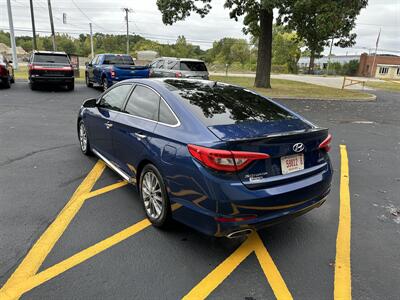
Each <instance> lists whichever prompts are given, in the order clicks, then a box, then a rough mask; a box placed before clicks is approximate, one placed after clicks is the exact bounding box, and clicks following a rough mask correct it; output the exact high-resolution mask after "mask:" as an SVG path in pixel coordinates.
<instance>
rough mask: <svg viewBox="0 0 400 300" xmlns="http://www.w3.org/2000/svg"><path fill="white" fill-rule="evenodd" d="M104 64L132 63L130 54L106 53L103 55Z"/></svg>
mask: <svg viewBox="0 0 400 300" xmlns="http://www.w3.org/2000/svg"><path fill="white" fill-rule="evenodd" d="M103 63H104V64H105V65H134V64H135V63H134V62H133V59H132V57H131V56H127V55H106V56H105V57H104V62H103Z"/></svg>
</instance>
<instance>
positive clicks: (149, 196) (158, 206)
mask: <svg viewBox="0 0 400 300" xmlns="http://www.w3.org/2000/svg"><path fill="white" fill-rule="evenodd" d="M141 192H142V197H143V202H144V207H145V209H146V213H147V215H148V216H149V217H150V218H152V219H158V218H159V217H160V216H161V214H162V213H163V209H164V205H163V204H164V203H163V202H164V201H163V196H162V191H161V185H160V182H159V181H158V178H157V176H156V175H155V174H154V173H153V172H152V171H148V172H147V173H146V174H145V175H144V176H143V181H142V189H141Z"/></svg>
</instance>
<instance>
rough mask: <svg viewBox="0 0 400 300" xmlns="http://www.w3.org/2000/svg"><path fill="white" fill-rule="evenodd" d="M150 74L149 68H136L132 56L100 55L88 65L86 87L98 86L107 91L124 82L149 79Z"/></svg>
mask: <svg viewBox="0 0 400 300" xmlns="http://www.w3.org/2000/svg"><path fill="white" fill-rule="evenodd" d="M149 72H150V70H149V67H148V66H135V63H134V61H133V58H132V56H130V55H124V54H100V55H96V56H95V57H94V58H93V59H92V60H91V61H90V62H89V63H87V64H86V72H85V78H86V85H87V86H88V87H92V86H93V84H98V85H100V86H102V87H103V90H106V89H108V88H109V87H110V86H112V85H113V84H115V83H117V82H119V81H122V80H126V79H132V78H148V77H149Z"/></svg>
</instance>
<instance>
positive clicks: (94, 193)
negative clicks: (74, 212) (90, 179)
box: [85, 181, 128, 199]
mask: <svg viewBox="0 0 400 300" xmlns="http://www.w3.org/2000/svg"><path fill="white" fill-rule="evenodd" d="M127 184H128V182H127V181H120V182H117V183H114V184H111V185H108V186H105V187H103V188H101V189H98V190H95V191H92V192H90V193H88V194H86V196H85V199H89V198H93V197H96V196H99V195H101V194H104V193H108V192H111V191H113V190H115V189H118V188H120V187H123V186H125V185H127Z"/></svg>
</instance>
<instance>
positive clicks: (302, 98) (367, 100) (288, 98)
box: [267, 93, 377, 102]
mask: <svg viewBox="0 0 400 300" xmlns="http://www.w3.org/2000/svg"><path fill="white" fill-rule="evenodd" d="M367 94H368V95H369V97H368V98H352V99H343V98H312V97H285V96H282V97H281V96H278V97H270V96H267V97H269V98H272V99H274V100H316V101H346V102H350V101H354V102H371V101H376V98H377V96H376V95H374V94H369V93H367Z"/></svg>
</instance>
